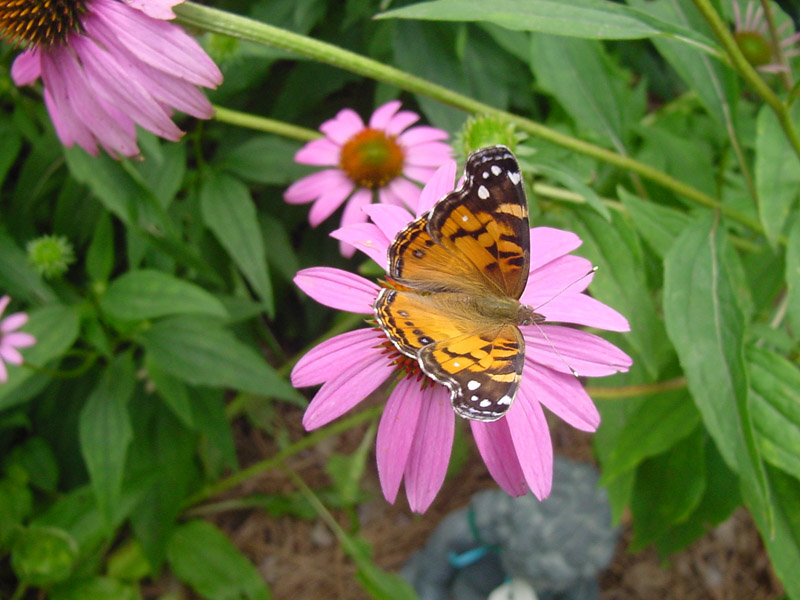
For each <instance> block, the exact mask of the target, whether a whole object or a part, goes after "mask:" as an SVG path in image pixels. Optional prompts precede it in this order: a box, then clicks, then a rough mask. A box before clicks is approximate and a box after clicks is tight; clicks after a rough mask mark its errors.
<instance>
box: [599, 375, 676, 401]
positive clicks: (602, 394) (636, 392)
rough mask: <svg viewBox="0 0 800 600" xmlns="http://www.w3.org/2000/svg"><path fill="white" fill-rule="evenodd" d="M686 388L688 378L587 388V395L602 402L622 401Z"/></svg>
mask: <svg viewBox="0 0 800 600" xmlns="http://www.w3.org/2000/svg"><path fill="white" fill-rule="evenodd" d="M684 387H686V377H676V378H675V379H668V380H667V381H656V382H655V383H640V384H637V385H621V386H619V387H603V386H593V385H587V386H586V393H587V394H589V395H590V396H591V397H592V398H595V399H602V400H621V399H623V398H633V397H635V396H650V395H652V394H659V393H661V392H668V391H670V390H677V389H680V388H684Z"/></svg>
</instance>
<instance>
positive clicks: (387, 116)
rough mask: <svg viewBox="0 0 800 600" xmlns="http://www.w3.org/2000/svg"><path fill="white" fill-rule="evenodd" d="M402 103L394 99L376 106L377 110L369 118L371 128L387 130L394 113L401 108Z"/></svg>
mask: <svg viewBox="0 0 800 600" xmlns="http://www.w3.org/2000/svg"><path fill="white" fill-rule="evenodd" d="M401 104H402V102H400V101H399V100H392V101H390V102H387V103H386V104H384V105H382V106H379V107H378V108H376V109H375V112H374V113H372V117H370V119H369V126H370V128H371V129H381V130H386V126H387V125H388V124H389V121H391V119H392V117H393V116H394V114H395V113H396V112H397V111H398V110H400V106H401Z"/></svg>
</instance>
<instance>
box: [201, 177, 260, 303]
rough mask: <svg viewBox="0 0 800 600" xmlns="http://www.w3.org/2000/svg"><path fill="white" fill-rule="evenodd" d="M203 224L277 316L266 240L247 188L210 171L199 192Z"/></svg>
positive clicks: (236, 180)
mask: <svg viewBox="0 0 800 600" xmlns="http://www.w3.org/2000/svg"><path fill="white" fill-rule="evenodd" d="M200 211H201V213H202V216H203V222H204V223H205V224H206V226H207V227H208V228H209V229H210V230H211V231H212V232H214V235H215V236H216V238H217V240H219V243H220V244H221V245H222V247H223V248H225V250H226V251H227V252H228V254H229V255H230V256H231V258H232V259H233V262H234V263H236V266H237V267H239V269H240V270H241V271H242V273H243V274H244V276H245V278H246V279H247V281H248V282H249V283H250V285H251V286H253V289H254V290H255V292H256V293H257V294H258V295H259V297H260V298H261V299H262V300H263V301H264V303H265V304H266V306H267V313H268V314H269V315H270V316H272V315H273V314H274V306H273V300H272V283H271V282H270V279H269V271H268V268H267V259H266V256H265V252H264V240H263V239H262V237H261V228H260V227H259V225H258V215H257V213H256V208H255V205H254V204H253V199H252V198H251V197H250V192H249V191H248V189H247V187H246V186H245V185H244V184H243V183H242V182H241V181H239V180H238V179H234V178H233V177H230V176H229V175H221V174H218V173H213V172H210V171H209V172H207V173H206V178H205V180H204V181H203V186H202V188H201V190H200Z"/></svg>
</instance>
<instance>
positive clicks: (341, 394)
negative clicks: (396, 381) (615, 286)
mask: <svg viewBox="0 0 800 600" xmlns="http://www.w3.org/2000/svg"><path fill="white" fill-rule="evenodd" d="M393 372H394V365H393V364H391V363H390V362H389V361H388V360H386V359H385V358H384V357H382V356H381V357H380V358H378V359H377V360H376V359H375V356H373V355H370V356H367V355H364V356H354V357H353V360H352V361H351V363H350V365H348V367H347V368H346V369H343V370H342V371H341V372H340V373H339V374H338V375H336V376H335V377H333V378H332V379H329V380H328V381H326V382H325V383H324V384H323V386H322V387H321V388H320V389H319V391H318V392H317V395H316V396H314V399H313V400H312V401H311V403H310V404H309V405H308V408H307V409H306V412H305V414H304V415H303V427H305V428H306V430H308V431H311V430H312V429H316V428H318V427H322V426H323V425H327V424H328V423H330V422H331V421H333V420H334V419H337V418H339V417H341V416H342V415H343V414H344V413H346V412H347V411H348V410H350V409H351V408H353V407H354V406H355V405H356V404H358V403H359V402H361V401H363V400H364V399H365V398H366V397H367V396H369V395H370V394H371V393H372V392H374V391H375V390H376V389H378V386H380V385H381V384H382V383H383V382H384V381H386V380H387V379H388V378H389V376H390V375H391V374H392V373H393Z"/></svg>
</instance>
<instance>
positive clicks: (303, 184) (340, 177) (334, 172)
mask: <svg viewBox="0 0 800 600" xmlns="http://www.w3.org/2000/svg"><path fill="white" fill-rule="evenodd" d="M354 187H355V185H354V184H353V182H352V181H350V180H349V179H348V178H347V176H346V175H345V174H344V173H342V172H341V171H340V170H339V169H325V170H324V171H319V172H317V173H312V174H311V175H307V176H306V177H303V178H302V179H298V180H297V181H295V182H294V183H293V184H292V185H290V186H289V187H288V188H287V190H286V191H285V192H284V193H283V199H284V200H285V201H286V202H288V203H289V204H305V203H306V202H311V201H313V200H316V199H317V198H319V197H320V196H322V195H323V194H324V193H325V192H327V191H329V190H330V189H331V188H343V189H347V190H348V193H350V192H351V191H352V190H353V188H354Z"/></svg>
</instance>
